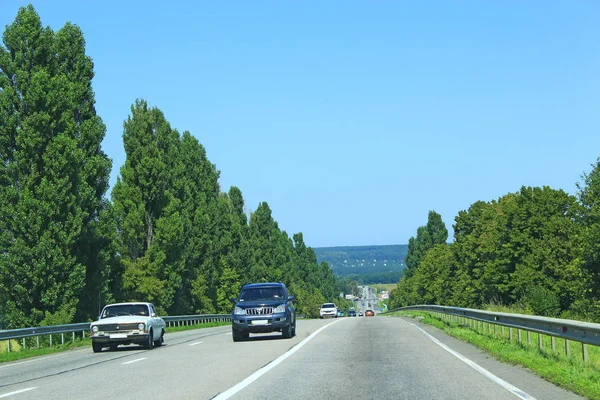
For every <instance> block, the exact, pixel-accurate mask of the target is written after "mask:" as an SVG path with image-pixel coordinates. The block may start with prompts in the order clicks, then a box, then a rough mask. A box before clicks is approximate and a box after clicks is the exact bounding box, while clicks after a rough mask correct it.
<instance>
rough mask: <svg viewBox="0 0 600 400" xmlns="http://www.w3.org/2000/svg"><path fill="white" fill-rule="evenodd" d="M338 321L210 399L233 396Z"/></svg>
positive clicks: (222, 398) (215, 399)
mask: <svg viewBox="0 0 600 400" xmlns="http://www.w3.org/2000/svg"><path fill="white" fill-rule="evenodd" d="M340 321H343V319H338V320H337V321H333V322H331V323H329V324H327V325H325V326H322V327H321V328H319V329H317V330H316V331H315V332H313V333H312V334H311V335H310V336H309V337H307V338H306V339H304V340H303V341H301V342H300V343H298V344H297V345H295V346H294V347H292V348H291V349H289V350H288V351H287V352H286V353H284V354H282V355H280V356H279V357H278V358H276V359H275V360H274V361H273V362H271V363H269V364H267V365H265V366H264V367H262V368H261V369H259V370H258V371H256V372H255V373H253V374H252V375H250V376H249V377H247V378H246V379H244V380H243V381H241V382H240V383H238V384H237V385H235V386H233V387H231V388H229V389H227V390H226V391H224V392H223V393H219V395H218V396H216V397H213V398H212V400H226V399H228V398H230V397H231V396H233V395H234V394H236V393H237V392H239V391H240V390H242V389H244V388H245V387H247V386H248V385H250V384H251V383H252V382H254V381H255V380H257V379H258V378H260V377H261V376H263V375H264V374H266V373H267V372H268V371H269V370H270V369H272V368H275V367H276V366H277V365H279V364H281V362H283V360H285V359H286V358H288V357H289V356H291V355H292V354H294V353H295V352H297V351H298V350H300V349H301V348H302V346H304V345H305V344H306V343H308V342H309V341H311V340H312V338H314V337H315V336H317V335H318V334H319V333H321V331H322V330H323V329H325V328H328V327H330V326H331V325H333V324H336V323H338V322H340Z"/></svg>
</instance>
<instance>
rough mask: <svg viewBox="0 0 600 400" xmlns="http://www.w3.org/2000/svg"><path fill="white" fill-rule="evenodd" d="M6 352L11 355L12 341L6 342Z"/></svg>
mask: <svg viewBox="0 0 600 400" xmlns="http://www.w3.org/2000/svg"><path fill="white" fill-rule="evenodd" d="M6 350H7V351H8V352H9V353H10V339H8V340H7V341H6Z"/></svg>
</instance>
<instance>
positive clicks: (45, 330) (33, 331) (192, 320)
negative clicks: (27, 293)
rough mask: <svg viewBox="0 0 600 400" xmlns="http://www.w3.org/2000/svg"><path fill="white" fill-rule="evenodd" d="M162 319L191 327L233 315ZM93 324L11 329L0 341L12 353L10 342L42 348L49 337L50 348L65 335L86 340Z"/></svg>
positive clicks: (172, 325)
mask: <svg viewBox="0 0 600 400" xmlns="http://www.w3.org/2000/svg"><path fill="white" fill-rule="evenodd" d="M162 319H163V320H164V321H165V323H166V324H167V327H175V326H189V325H196V324H201V323H207V322H230V321H231V314H198V315H177V316H165V317H162ZM90 324H91V322H81V323H77V324H65V325H53V326H38V327H35V328H22V329H10V330H4V331H0V341H3V340H6V341H8V342H7V343H8V346H7V348H8V351H10V340H16V339H21V340H22V346H23V347H25V339H26V338H30V337H35V338H36V347H40V341H39V338H40V336H48V337H49V343H50V346H52V342H53V340H52V336H53V335H60V336H61V343H62V344H64V343H65V333H71V334H72V340H73V341H75V336H76V333H77V336H79V333H81V337H82V338H85V335H86V333H87V332H89V330H90Z"/></svg>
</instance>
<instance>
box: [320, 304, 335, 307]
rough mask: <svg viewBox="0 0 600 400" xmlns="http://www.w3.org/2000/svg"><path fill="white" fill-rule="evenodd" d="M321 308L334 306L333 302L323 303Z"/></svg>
mask: <svg viewBox="0 0 600 400" xmlns="http://www.w3.org/2000/svg"><path fill="white" fill-rule="evenodd" d="M321 308H335V304H333V303H325V304H323V305H322V306H321Z"/></svg>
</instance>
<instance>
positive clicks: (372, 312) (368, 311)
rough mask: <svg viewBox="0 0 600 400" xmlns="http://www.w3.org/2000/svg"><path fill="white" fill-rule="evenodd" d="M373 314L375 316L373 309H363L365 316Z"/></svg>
mask: <svg viewBox="0 0 600 400" xmlns="http://www.w3.org/2000/svg"><path fill="white" fill-rule="evenodd" d="M374 316H375V311H373V310H367V311H365V317H374Z"/></svg>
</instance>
